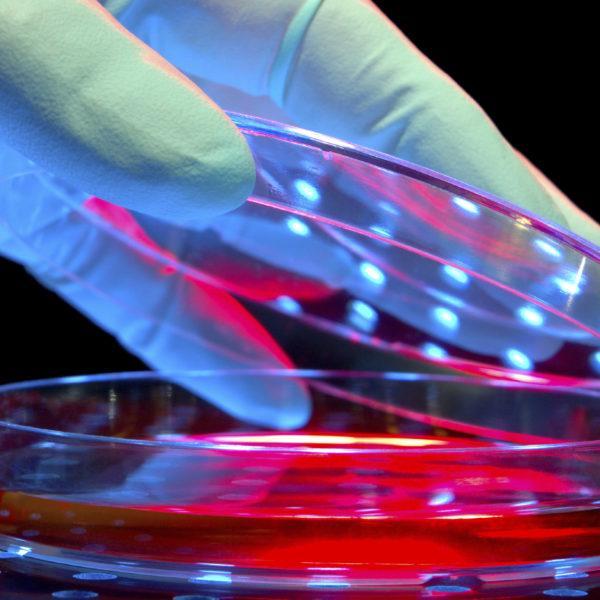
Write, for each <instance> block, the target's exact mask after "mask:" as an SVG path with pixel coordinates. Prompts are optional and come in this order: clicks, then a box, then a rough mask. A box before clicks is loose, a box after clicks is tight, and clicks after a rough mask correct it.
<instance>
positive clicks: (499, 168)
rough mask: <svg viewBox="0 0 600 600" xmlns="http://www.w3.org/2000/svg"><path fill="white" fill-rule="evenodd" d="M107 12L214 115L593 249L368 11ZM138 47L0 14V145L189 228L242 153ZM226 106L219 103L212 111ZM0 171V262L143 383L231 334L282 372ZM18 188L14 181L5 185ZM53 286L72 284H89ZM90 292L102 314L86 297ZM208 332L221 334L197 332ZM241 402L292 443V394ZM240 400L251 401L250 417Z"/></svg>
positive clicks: (245, 167)
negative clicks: (454, 186)
mask: <svg viewBox="0 0 600 600" xmlns="http://www.w3.org/2000/svg"><path fill="white" fill-rule="evenodd" d="M107 8H109V9H111V10H112V11H113V12H114V13H115V14H116V15H117V16H118V18H119V19H120V21H121V23H122V24H123V25H124V26H125V27H126V28H127V29H128V30H129V31H130V32H132V33H133V34H135V35H136V36H138V37H139V39H141V40H142V41H143V42H145V43H147V44H149V45H150V46H152V47H153V48H155V49H156V50H157V51H158V52H159V53H160V54H161V55H162V56H163V57H164V58H166V59H167V60H169V61H170V63H171V64H172V65H175V67H177V68H179V69H180V70H181V71H182V72H184V73H186V74H187V75H189V76H190V77H193V78H194V79H195V80H196V81H199V82H202V83H203V84H204V85H205V86H206V88H207V89H210V91H211V94H212V95H213V96H214V97H215V98H216V99H217V100H220V101H222V102H223V103H224V104H225V106H226V107H227V108H237V109H242V110H243V109H244V108H246V107H250V109H249V111H250V112H256V111H252V108H253V107H256V106H259V107H262V109H263V110H266V111H267V115H275V116H282V118H287V119H288V120H290V121H293V122H295V123H297V124H299V125H301V126H304V127H307V128H310V129H315V130H318V131H321V132H324V133H328V134H332V135H336V136H339V137H342V138H345V139H348V140H351V141H355V142H358V143H361V144H364V145H367V146H371V147H374V148H377V149H380V150H383V151H386V152H391V153H395V154H397V155H398V156H401V157H403V158H406V159H409V160H412V161H414V162H417V163H420V164H423V165H425V166H428V167H431V168H434V169H436V170H439V171H442V172H445V173H447V174H449V175H452V176H454V177H457V178H459V179H463V180H466V181H468V182H469V183H471V184H474V185H477V186H479V187H481V188H484V189H486V190H489V191H492V192H494V193H496V194H498V195H500V196H502V197H505V198H507V199H509V200H513V201H514V202H516V203H517V204H521V205H522V206H524V207H525V208H527V209H529V210H532V211H534V212H537V213H538V214H540V215H541V216H543V217H545V218H547V219H550V220H553V221H555V222H557V223H559V224H561V225H564V226H568V227H570V228H572V229H573V230H574V231H576V232H577V233H579V234H581V235H584V236H587V237H589V238H594V237H595V236H596V235H597V231H598V230H597V228H596V225H595V224H593V223H592V222H591V221H590V220H589V219H587V218H586V217H585V216H584V215H582V214H581V213H580V211H578V210H577V209H576V208H575V207H574V206H573V205H572V204H571V203H569V201H568V200H567V199H566V198H564V196H562V195H561V194H560V193H559V192H558V191H557V190H556V189H554V188H553V187H552V186H551V185H550V184H548V183H547V182H546V181H545V180H544V179H543V178H542V177H541V176H539V174H537V173H536V172H535V171H534V170H533V169H532V168H531V167H530V166H529V165H528V164H527V163H525V162H524V161H523V160H522V159H521V158H520V157H519V156H518V154H517V153H515V152H514V150H513V149H512V148H511V147H510V146H509V145H508V144H507V142H506V141H505V140H504V139H503V138H502V137H501V135H500V134H499V133H498V131H497V130H496V129H495V127H494V126H493V124H492V123H491V122H490V121H489V119H487V117H486V116H485V115H484V113H483V112H482V111H481V109H479V107H477V105H476V104H475V103H474V102H473V101H472V100H471V99H469V98H468V97H467V96H466V95H465V94H464V92H462V91H461V90H460V89H459V88H458V87H457V86H456V85H455V84H454V83H453V82H451V81H450V80H449V79H448V78H447V77H446V76H445V75H443V74H442V73H440V72H439V71H438V70H437V69H436V68H435V67H434V66H433V65H431V63H430V62H429V61H427V59H426V58H424V57H423V56H422V55H421V54H420V53H419V52H418V51H417V50H416V49H415V48H414V47H413V46H412V45H411V44H410V43H409V42H408V41H407V40H406V39H405V38H404V37H403V36H402V34H401V33H400V32H399V31H398V30H397V29H396V28H395V27H394V26H393V25H392V24H391V23H390V22H389V21H387V20H386V19H385V17H383V15H382V14H381V13H380V12H379V11H378V10H377V9H376V8H374V6H373V5H372V4H370V3H368V2H360V1H358V0H322V1H320V0H285V1H284V0H261V2H238V1H236V0H171V1H170V2H164V1H160V0H129V1H127V0H125V1H117V2H108V3H107ZM143 42H140V41H139V40H136V39H135V38H134V37H133V36H132V35H131V34H129V33H127V31H125V30H124V29H123V28H122V27H120V26H119V25H118V24H117V23H116V22H115V21H114V20H113V19H112V18H111V17H110V15H109V14H108V13H107V12H106V11H105V10H104V9H103V8H101V7H100V6H99V5H98V4H97V3H95V2H93V1H92V0H87V1H76V0H55V1H53V2H44V3H42V2H39V1H35V0H14V1H9V0H5V1H4V2H3V3H2V5H1V6H0V106H1V107H2V111H1V114H0V137H1V138H2V139H3V140H4V141H6V142H7V143H8V144H9V145H10V146H11V147H12V148H13V149H16V150H18V151H19V152H21V153H22V154H24V155H26V156H27V157H28V158H31V159H33V160H34V161H35V162H36V164H37V165H39V166H41V167H43V168H44V169H47V170H49V171H51V172H53V173H55V174H56V175H58V176H60V177H62V178H64V179H66V180H67V181H70V182H72V183H74V184H75V185H76V186H77V187H78V188H79V189H82V190H87V191H89V192H91V193H94V194H96V195H99V196H102V197H103V198H105V199H107V200H110V201H112V202H115V203H117V204H120V205H121V206H125V207H129V208H134V209H135V210H137V211H140V212H146V213H149V214H152V215H154V216H158V217H160V218H163V219H166V220H171V221H178V222H180V221H184V222H193V221H195V220H200V221H202V220H205V219H206V218H209V217H211V216H212V215H214V214H217V213H219V212H222V211H224V210H227V209H228V208H233V207H235V206H236V205H237V204H238V203H239V202H240V201H241V200H242V199H243V197H244V196H245V194H246V193H247V192H248V191H249V190H250V188H251V186H252V181H253V172H252V164H251V161H250V158H249V155H248V152H247V149H246V147H245V145H244V143H243V140H241V138H240V137H239V135H238V134H237V132H236V131H235V130H234V128H233V127H232V126H231V124H230V123H229V122H228V120H227V118H226V117H225V116H224V115H223V113H221V112H220V111H219V109H217V108H216V107H215V106H214V105H213V104H212V103H211V102H210V101H208V99H207V98H206V96H204V95H203V94H202V92H201V91H200V90H199V89H198V88H197V87H195V86H194V85H192V84H191V83H190V81H189V80H187V79H186V78H185V77H184V76H183V75H181V73H180V72H178V71H176V70H175V69H174V68H173V67H172V66H170V65H169V63H166V62H165V61H164V60H162V59H161V58H160V57H159V56H158V55H157V54H155V53H154V52H152V51H151V50H150V49H149V48H148V47H147V46H145V45H144V43H143ZM238 92H240V93H238ZM233 97H235V103H236V104H235V105H233V104H229V103H230V102H232V100H231V99H232V98H233ZM256 97H261V100H260V102H259V103H258V104H257V102H256ZM3 154H4V158H3V160H2V162H1V163H0V164H1V165H2V170H3V173H4V177H5V178H6V179H5V182H8V181H10V185H7V186H5V187H6V188H7V189H5V191H4V195H5V197H8V198H9V200H10V201H9V202H5V204H4V209H3V210H5V211H6V212H7V213H10V214H7V216H6V218H5V220H6V222H7V223H8V225H7V226H6V230H5V232H4V238H3V239H4V241H3V242H2V240H1V239H0V244H2V246H1V247H2V251H3V252H4V253H5V254H7V255H10V256H11V257H13V258H15V259H16V260H20V261H21V262H23V263H24V264H26V265H27V266H28V267H29V268H30V270H31V271H32V272H33V273H34V274H35V275H36V276H37V277H38V278H40V279H41V280H42V281H43V282H44V283H45V284H46V285H48V286H49V287H51V288H52V289H54V290H55V291H57V293H59V294H61V295H62V296H63V297H65V299H67V300H68V301H69V302H71V303H72V304H74V305H75V306H77V307H78V308H79V309H80V310H82V311H83V312H84V313H85V314H87V315H88V316H90V318H92V319H93V320H94V321H95V322H97V323H98V324H99V325H100V326H102V327H104V328H105V329H107V330H108V331H110V332H111V333H113V334H114V335H116V336H117V337H118V338H119V340H120V341H121V342H122V343H123V344H124V345H125V346H126V347H127V348H129V349H130V350H131V351H132V352H134V353H136V354H137V355H138V356H140V357H141V358H142V359H144V360H145V361H146V362H148V363H149V364H150V365H152V366H154V367H156V368H170V367H173V366H176V367H178V368H194V367H218V366H221V367H226V366H231V365H232V364H236V362H237V360H238V358H239V357H235V356H234V357H231V356H226V355H225V354H224V353H223V352H222V351H216V350H215V347H219V348H223V347H225V346H226V345H227V344H221V343H220V342H222V341H223V340H228V339H234V337H235V334H236V332H235V326H236V322H237V321H238V320H239V319H242V320H241V321H240V322H242V323H243V324H244V325H243V328H244V329H245V330H246V331H247V333H248V335H247V339H249V340H253V343H254V342H256V340H258V342H256V343H257V345H258V348H259V351H258V352H255V353H254V354H255V355H256V356H257V357H258V359H259V360H258V362H259V363H260V364H261V365H262V366H265V365H271V366H281V365H285V364H286V358H285V357H284V356H282V355H281V353H279V352H278V350H277V348H276V347H274V345H273V343H272V340H270V338H269V337H268V336H267V335H266V333H265V332H264V331H260V329H258V331H260V335H258V337H257V336H255V335H253V332H254V330H255V329H256V324H255V323H253V322H252V320H251V319H249V318H248V315H245V316H241V315H242V313H241V312H239V311H240V309H241V307H240V306H237V305H235V304H231V303H229V304H228V306H229V307H235V310H234V309H233V308H232V311H233V312H230V313H229V314H230V315H234V316H235V318H233V319H229V320H228V319H227V318H226V317H227V314H228V312H227V310H220V309H219V307H223V306H224V302H225V300H224V297H223V296H222V295H221V296H220V295H219V294H217V293H216V292H215V291H214V290H208V289H205V288H202V287H199V286H192V284H191V283H190V284H189V290H185V292H184V293H181V290H173V289H171V288H170V287H169V283H168V279H165V283H164V284H163V285H159V284H158V283H157V280H156V273H155V270H153V269H151V268H149V267H148V265H147V264H145V263H144V261H142V260H138V261H137V263H135V264H134V262H133V261H132V258H131V256H130V255H127V254H126V253H124V250H123V248H120V247H118V245H116V244H115V242H114V241H112V240H111V239H110V238H108V237H107V236H105V235H102V233H98V232H97V231H93V230H91V228H90V227H89V226H87V225H86V224H85V223H82V222H78V221H77V220H76V219H75V220H73V219H72V218H71V217H70V216H69V215H68V214H67V212H66V211H65V209H64V205H62V204H61V203H60V202H57V201H56V198H57V197H59V196H62V197H68V198H69V199H70V200H72V201H79V200H81V199H82V197H81V198H80V197H79V196H78V195H77V194H76V193H75V192H72V191H71V190H70V189H67V188H65V187H64V186H62V187H61V184H60V182H57V181H54V180H52V179H51V178H49V177H48V176H47V175H44V174H43V173H40V172H38V171H36V170H35V168H32V167H31V166H30V165H29V164H28V163H27V161H26V160H24V159H22V158H21V157H19V156H18V155H17V154H15V153H14V152H13V151H12V150H10V149H9V148H5V149H4V150H3ZM23 171H30V173H29V174H27V175H24V176H22V177H16V176H17V175H18V174H19V173H22V172H23ZM52 199H54V201H52ZM33 238H35V248H36V253H34V255H32V254H31V252H30V247H31V245H30V244H28V242H30V241H31V240H32V239H33ZM596 239H597V238H596ZM20 242H24V243H20ZM66 273H75V274H78V273H79V274H81V277H80V279H79V281H85V282H86V285H79V284H74V283H73V280H72V275H71V276H70V277H71V279H69V278H67V277H66V276H65V274H66ZM75 279H77V277H76V278H75ZM171 285H173V284H171ZM185 285H186V286H187V285H188V284H185ZM107 286H109V288H110V289H111V294H112V296H113V299H114V298H115V297H116V298H118V303H117V304H115V303H114V301H109V300H107V299H106V297H105V296H104V295H103V293H102V290H103V289H108V288H107ZM190 294H196V295H198V294H199V295H200V299H197V300H198V301H196V302H194V305H195V306H200V307H203V308H202V310H201V314H197V315H194V314H190V308H189V306H190V303H189V302H185V301H181V302H180V301H179V300H180V299H182V298H183V299H185V298H189V295H190ZM228 300H231V299H230V298H229V299H228ZM173 303H175V305H173ZM203 305H204V306H203ZM207 314H210V315H214V317H215V319H218V320H219V322H220V323H222V328H223V329H224V330H225V333H223V332H222V331H221V332H215V331H207V319H206V315H207ZM236 315H237V316H236ZM208 321H209V320H208ZM215 339H216V344H212V341H214V340H215ZM250 346H252V344H250ZM252 353H253V352H252V351H251V349H248V348H247V349H246V350H245V351H243V352H242V354H244V355H245V356H246V357H247V356H248V354H252ZM232 387H233V386H232ZM246 392H247V390H235V389H232V390H231V391H230V392H229V393H227V394H223V390H214V391H213V394H212V395H213V398H214V400H215V402H218V403H219V404H220V405H221V406H223V407H224V408H226V409H227V410H230V411H231V412H233V413H234V414H237V415H244V414H246V415H250V418H251V419H252V420H254V421H256V422H267V423H268V422H272V423H273V424H274V425H276V426H283V427H292V426H295V425H298V424H300V423H301V422H302V421H303V420H304V419H305V418H306V417H307V416H308V413H309V407H308V404H307V401H306V399H305V398H304V397H303V395H302V393H300V392H298V393H294V394H291V395H290V398H291V399H290V400H289V401H287V402H283V403H282V404H277V403H273V402H271V401H269V399H268V394H260V393H258V394H257V393H251V394H248V393H246ZM254 392H255V391H254ZM265 398H266V399H265ZM249 399H250V400H249ZM249 401H252V402H254V401H257V402H258V405H253V409H252V410H251V411H249V410H248V404H247V403H248V402H249ZM261 402H262V404H261ZM255 406H256V409H255Z"/></svg>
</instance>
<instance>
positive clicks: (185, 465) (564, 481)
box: [0, 370, 600, 594]
mask: <svg viewBox="0 0 600 600" xmlns="http://www.w3.org/2000/svg"><path fill="white" fill-rule="evenodd" d="M232 378H235V380H236V381H237V382H238V384H239V385H244V386H245V389H246V390H247V391H248V393H255V394H257V393H260V394H265V393H269V394H272V395H277V394H294V393H297V391H298V389H301V390H302V391H303V393H305V394H306V395H307V398H309V400H310V404H311V417H310V419H309V420H308V422H307V423H306V424H305V425H304V427H302V428H297V429H295V430H294V431H282V430H277V429H272V428H265V427H260V426H257V425H252V424H249V423H248V422H245V421H243V420H240V419H235V418H233V417H231V416H230V415H228V414H227V413H225V412H223V411H221V410H220V409H218V408H217V407H216V406H215V405H214V403H212V402H211V401H210V394H209V395H207V396H203V394H202V389H203V388H205V389H207V390H214V389H215V386H218V385H225V384H226V383H227V382H231V380H232ZM192 387H193V389H194V392H193V393H192V392H191V391H190V388H192ZM210 393H212V392H210ZM598 395H599V392H598V391H594V390H581V389H573V388H559V387H554V388H552V389H548V388H547V387H544V386H540V385H535V384H528V383H523V382H507V381H492V380H486V379H477V378H469V377H459V376H447V375H423V374H408V373H391V372H386V373H351V372H348V373H342V372H326V371H321V372H318V371H312V372H310V371H289V370H287V371H286V370H282V371H277V370H272V371H267V370H258V371H227V372H217V371H215V372H208V371H205V372H200V373H173V374H168V375H167V374H163V375H157V374H154V373H137V374H119V375H113V376H111V375H102V376H94V377H89V378H71V379H69V378H66V379H63V380H56V381H45V382H37V383H36V382H33V383H28V384H20V385H15V386H5V387H3V388H1V389H0V489H1V490H2V491H1V492H0V556H1V557H2V562H3V565H4V567H5V568H6V569H7V570H12V571H16V572H21V573H30V574H35V575H36V576H38V577H39V576H42V577H46V578H49V579H58V580H63V581H71V582H72V581H74V578H76V577H79V578H81V579H82V580H83V581H86V579H85V578H86V577H87V578H89V581H94V583H95V584H96V585H101V586H108V587H111V586H117V587H118V586H123V585H135V586H137V587H138V588H142V589H143V588H144V587H147V588H149V589H168V590H175V591H182V592H186V593H187V592H189V590H192V591H197V592H198V593H200V592H201V591H202V590H207V589H208V590H210V589H215V588H217V589H222V590H253V589H254V590H257V589H259V590H263V591H264V590H269V589H270V590H279V591H281V590H289V591H290V592H291V591H294V593H295V592H296V591H297V592H307V593H308V592H314V593H320V592H323V593H325V592H328V593H334V592H335V591H356V592H369V593H371V592H372V593H376V592H386V591H388V592H389V591H394V590H396V591H402V590H404V591H405V592H407V593H408V592H409V591H411V590H412V591H419V590H420V591H423V590H425V591H426V590H430V591H431V593H433V592H435V590H436V589H437V588H436V586H442V587H443V586H455V587H457V586H458V587H461V586H462V587H465V588H467V589H468V590H471V591H473V590H480V593H481V594H483V591H484V590H492V589H499V588H502V589H504V588H503V586H507V585H509V586H510V585H513V584H515V582H520V583H519V585H526V584H527V585H529V584H531V585H534V586H537V587H538V588H539V587H540V586H542V587H543V586H546V587H547V586H548V585H550V587H549V588H548V589H553V587H552V586H554V587H556V581H557V580H558V581H560V582H561V583H563V582H565V581H568V582H570V583H572V582H573V581H575V582H577V583H578V584H581V583H582V582H583V583H586V584H587V585H590V584H591V583H592V582H593V581H595V577H596V576H597V572H598V570H599V569H600V556H599V553H598V548H599V547H600V527H599V524H600V493H599V491H600V486H599V484H600V475H599V473H598V468H597V464H598V455H599V453H600V443H599V442H597V441H596V434H597V428H598V427H600V418H599V417H600V404H599V403H598ZM86 574H87V575H86ZM440 589H441V588H440ZM455 591H456V590H455ZM478 593H479V592H478ZM490 593H491V592H490Z"/></svg>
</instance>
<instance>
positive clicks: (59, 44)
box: [0, 0, 254, 222]
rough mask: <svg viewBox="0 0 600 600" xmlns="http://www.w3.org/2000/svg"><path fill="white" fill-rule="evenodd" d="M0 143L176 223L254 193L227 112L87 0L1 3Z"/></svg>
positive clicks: (83, 185)
mask: <svg viewBox="0 0 600 600" xmlns="http://www.w3.org/2000/svg"><path fill="white" fill-rule="evenodd" d="M0 138H2V139H3V140H4V141H5V142H7V143H8V144H9V145H11V146H12V147H13V148H15V149H16V150H17V151H19V152H21V153H22V154H24V155H26V156H27V157H28V158H30V159H31V160H34V161H35V162H36V163H38V164H39V165H40V166H41V167H43V168H45V169H47V170H49V171H51V172H53V173H54V174H56V175H59V176H61V177H64V178H65V179H67V180H68V181H70V182H72V183H73V184H74V185H76V186H77V187H79V188H80V189H83V190H85V191H86V192H90V193H92V192H93V193H94V194H96V195H98V196H102V197H103V198H105V199H106V200H109V201H112V202H115V203H118V204H120V205H122V206H126V207H128V208H132V209H134V210H137V211H141V212H145V213H149V214H152V215H154V216H159V217H161V218H163V219H168V220H171V221H177V222H185V221H189V220H194V219H197V218H200V219H204V218H207V217H210V216H212V215H215V214H219V213H222V212H225V211H227V210H229V209H232V208H234V207H236V206H237V205H238V204H240V203H241V202H242V201H243V199H245V197H246V196H247V195H248V194H249V193H250V191H251V189H252V186H253V183H254V164H253V161H252V157H251V154H250V151H249V150H248V148H247V146H246V143H245V141H244V139H243V137H242V136H241V134H240V133H239V132H238V131H237V129H236V128H235V126H234V125H233V123H231V121H230V120H229V119H228V118H227V116H226V115H225V114H224V113H223V112H222V111H220V110H219V108H218V107H217V106H216V105H215V104H213V103H212V102H211V101H210V100H209V99H208V97H207V96H206V95H205V94H204V93H203V92H202V91H201V90H200V89H198V88H197V87H196V86H195V85H194V84H193V83H192V82H191V81H189V80H188V79H187V78H186V77H185V76H184V75H182V74H181V73H180V72H179V71H177V70H176V69H175V68H174V67H172V66H171V65H170V64H169V63H167V62H166V61H165V60H164V59H162V58H161V57H160V56H159V55H158V54H156V53H155V52H154V51H153V50H151V49H150V48H148V47H147V46H145V45H144V44H143V43H142V42H141V41H139V40H138V39H136V38H135V37H134V36H133V35H131V34H130V33H129V32H128V31H127V30H125V29H124V28H123V27H122V26H121V25H119V24H118V23H117V22H116V21H115V20H114V19H113V18H112V16H111V15H110V14H109V13H108V12H107V11H106V10H105V9H103V8H102V7H101V6H100V5H99V4H97V3H96V2H94V1H93V0H54V1H53V2H43V3H41V2H38V1H36V0H6V1H4V2H2V3H0Z"/></svg>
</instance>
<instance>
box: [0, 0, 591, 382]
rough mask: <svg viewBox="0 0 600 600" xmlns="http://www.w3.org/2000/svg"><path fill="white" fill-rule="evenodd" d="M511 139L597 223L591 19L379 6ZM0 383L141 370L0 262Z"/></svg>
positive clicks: (490, 10) (108, 339) (104, 338)
mask: <svg viewBox="0 0 600 600" xmlns="http://www.w3.org/2000/svg"><path fill="white" fill-rule="evenodd" d="M378 4H379V5H380V6H381V8H382V9H383V10H384V11H385V12H386V13H387V14H388V15H389V16H390V17H392V18H393V19H394V20H395V22H396V23H397V24H398V26H399V27H400V28H401V29H403V30H404V32H405V33H406V34H407V35H408V36H409V37H410V38H411V39H412V40H413V42H415V43H416V45H417V46H419V47H420V48H421V49H422V50H423V51H424V52H425V53H426V54H428V55H429V57H430V58H431V59H432V60H433V61H434V62H436V63H437V64H438V65H439V66H440V67H441V68H442V69H444V70H445V71H446V72H447V73H449V74H450V75H451V76H452V77H453V78H454V79H455V80H456V81H458V82H459V83H460V84H461V85H462V86H463V87H464V88H465V89H466V90H467V91H468V92H469V93H470V94H471V95H472V96H473V97H474V98H475V99H476V100H477V101H478V102H479V103H480V104H481V105H482V106H483V107H484V109H485V110H486V111H487V112H488V114H489V115H490V116H491V118H492V119H493V120H494V121H495V122H496V124H497V125H498V126H499V128H500V130H501V131H502V132H503V133H504V135H505V136H506V137H507V138H508V139H509V140H510V142H511V143H512V144H513V145H514V146H515V147H517V148H518V149H519V150H521V151H522V152H523V153H524V154H526V155H527V156H528V157H529V158H530V159H531V160H532V161H533V162H534V163H535V164H536V165H537V166H538V167H540V168H541V170H542V171H544V172H545V173H546V174H547V175H548V176H549V177H550V178H551V179H552V180H553V181H554V182H555V183H556V184H557V185H558V186H559V187H560V188H561V189H562V190H563V191H564V192H565V193H566V194H567V195H569V196H570V197H571V198H572V199H573V200H574V201H575V202H576V203H577V204H579V205H580V206H581V207H582V208H584V209H585V210H587V211H588V212H589V213H591V214H592V215H593V216H594V217H595V218H596V219H598V217H599V216H600V211H599V210H598V208H596V206H595V205H594V202H595V196H596V190H595V183H594V182H595V174H596V173H597V171H598V166H597V165H596V164H595V161H596V156H597V154H598V152H597V150H596V148H595V142H596V135H597V129H598V127H597V118H596V108H597V100H596V97H595V95H594V93H593V92H592V84H593V83H594V80H595V72H596V70H597V69H596V56H595V50H596V48H595V45H594V42H593V40H594V39H595V37H596V31H595V23H594V19H592V18H591V17H588V18H586V17H585V15H582V14H581V12H573V13H572V14H571V13H567V12H565V11H563V12H558V11H557V12H548V11H544V12H543V13H537V14H536V13H535V12H534V11H532V10H531V11H529V10H528V11H527V13H525V11H524V12H523V14H521V13H518V12H510V13H509V12H503V11H495V10H494V8H493V7H494V4H493V3H492V4H489V3H486V4H485V10H484V9H483V8H482V9H479V10H478V11H477V10H476V11H475V12H469V13H467V12H466V11H463V12H462V13H461V12H460V11H459V12H449V13H448V14H441V13H439V12H438V10H437V8H436V7H429V8H428V10H422V11H414V10H413V11H410V12H409V11H402V10H398V9H397V8H394V5H395V6H397V4H398V3H397V2H378ZM0 277H1V281H2V287H1V290H2V299H1V308H2V310H1V312H0V332H1V335H2V338H1V339H2V356H1V360H0V382H7V381H15V380H19V379H29V378H38V377H47V376H56V375H66V374H76V373H93V372H101V371H119V370H129V369H139V368H143V365H142V363H140V362H139V361H138V360H137V359H135V358H134V357H132V356H131V355H129V354H128V353H126V352H125V351H124V350H122V349H121V348H120V347H119V345H118V344H117V343H116V342H115V341H114V340H113V339H112V338H111V337H110V336H108V335H107V334H105V333H103V332H102V331H100V330H99V329H97V328H96V327H95V326H94V325H92V324H91V323H89V322H88V321H87V320H86V319H85V318H84V317H82V316H81V315H79V314H78V313H77V312H76V311H74V310H73V309H71V308H70V307H69V306H67V305H66V304H64V303H63V302H62V301H61V300H60V299H58V298H57V297H56V296H54V295H53V294H52V293H50V292H48V291H46V290H45V289H43V288H42V287H41V286H39V285H38V284H37V283H35V282H34V281H33V280H32V279H31V278H30V277H29V276H27V275H26V274H25V272H24V271H23V270H22V269H21V268H20V267H18V266H16V265H13V264H11V263H8V262H7V261H2V260H1V259H0Z"/></svg>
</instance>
